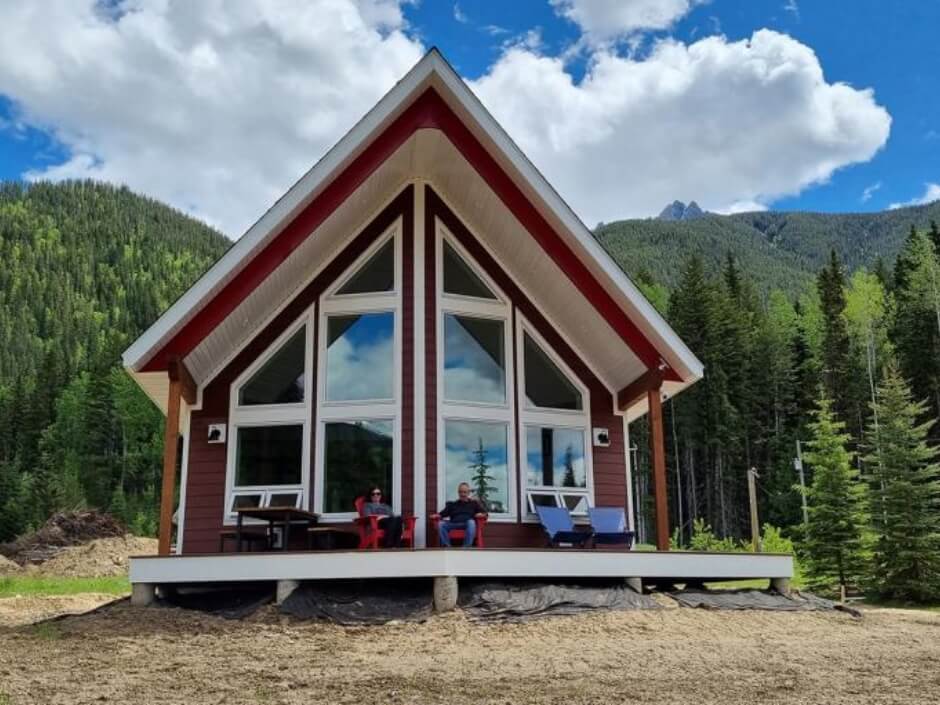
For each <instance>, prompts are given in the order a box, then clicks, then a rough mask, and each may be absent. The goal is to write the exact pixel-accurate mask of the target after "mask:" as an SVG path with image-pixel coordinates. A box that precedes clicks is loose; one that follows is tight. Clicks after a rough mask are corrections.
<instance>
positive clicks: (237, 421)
mask: <svg viewBox="0 0 940 705" xmlns="http://www.w3.org/2000/svg"><path fill="white" fill-rule="evenodd" d="M313 325H314V307H313V306H310V307H309V308H308V309H307V310H306V311H304V312H303V313H302V314H301V315H300V316H299V317H298V318H297V320H295V321H294V322H293V323H292V324H291V325H290V326H288V328H287V330H285V331H284V332H283V333H281V335H279V336H278V337H277V338H276V339H275V340H274V342H273V343H271V344H270V345H269V346H268V347H267V348H265V350H264V352H262V353H261V354H260V355H259V356H258V358H257V359H256V360H255V361H254V362H252V363H251V365H249V366H248V367H247V368H246V369H245V370H244V371H243V372H242V373H241V374H240V375H239V376H238V377H236V378H235V380H234V381H233V382H232V384H231V385H230V386H229V414H228V425H229V432H228V443H227V448H226V461H225V504H224V506H223V508H222V523H223V524H224V525H231V524H234V523H235V522H236V520H237V515H236V514H235V512H233V511H232V504H233V502H234V497H235V496H236V495H255V494H260V495H261V501H262V504H261V506H267V502H268V501H270V498H271V495H272V494H280V493H282V492H283V493H287V492H294V491H297V492H300V507H301V508H303V509H306V508H307V507H308V505H309V501H310V411H311V409H312V405H313V401H312V400H313V355H312V354H311V351H312V350H313ZM304 326H306V328H305V331H304V336H305V340H304V400H303V402H302V403H300V402H296V403H291V404H246V405H240V404H239V403H238V396H239V391H240V390H241V387H242V386H244V385H245V384H246V383H247V382H248V381H250V380H251V378H252V377H254V375H255V373H256V372H257V371H258V370H260V369H261V368H262V367H263V366H264V365H266V364H267V363H268V362H269V361H270V359H271V358H272V357H273V356H274V355H276V354H277V353H278V351H279V350H280V349H281V347H282V346H283V345H285V344H286V343H287V341H289V340H290V339H291V338H292V337H293V336H294V334H296V333H297V331H298V330H300V329H301V328H303V327H304ZM298 425H299V426H301V434H302V439H303V440H302V444H301V459H300V460H301V481H300V483H299V484H290V485H239V486H236V485H235V472H236V467H235V464H236V462H237V455H238V431H239V429H240V428H247V427H258V426H298ZM247 521H248V523H252V520H247Z"/></svg>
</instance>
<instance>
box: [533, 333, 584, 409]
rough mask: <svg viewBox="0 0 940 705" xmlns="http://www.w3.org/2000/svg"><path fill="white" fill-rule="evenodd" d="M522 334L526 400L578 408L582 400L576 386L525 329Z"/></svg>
mask: <svg viewBox="0 0 940 705" xmlns="http://www.w3.org/2000/svg"><path fill="white" fill-rule="evenodd" d="M524 337H525V341H524V343H523V355H524V360H523V364H524V366H525V396H526V401H527V402H528V403H529V404H531V405H532V406H536V407H539V408H542V409H563V410H566V411H581V410H582V409H583V408H584V406H583V405H584V401H583V399H582V397H581V392H579V391H578V388H577V387H575V386H574V385H573V384H572V383H571V381H570V380H569V379H568V377H567V376H566V375H565V373H564V372H562V371H561V370H560V369H558V366H557V365H556V364H555V363H554V362H552V359H551V358H550V357H549V356H548V355H546V354H545V351H544V350H542V348H540V347H539V345H538V343H536V342H535V341H534V340H533V339H532V338H531V337H530V336H529V334H528V333H526V334H525V335H524Z"/></svg>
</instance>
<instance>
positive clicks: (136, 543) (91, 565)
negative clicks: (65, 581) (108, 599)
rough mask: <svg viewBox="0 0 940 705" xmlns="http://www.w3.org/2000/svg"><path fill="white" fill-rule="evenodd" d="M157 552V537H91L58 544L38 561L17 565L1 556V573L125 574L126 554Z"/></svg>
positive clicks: (91, 575) (67, 575)
mask: <svg viewBox="0 0 940 705" xmlns="http://www.w3.org/2000/svg"><path fill="white" fill-rule="evenodd" d="M156 552H157V540H156V539H148V538H141V537H139V536H131V535H127V536H113V537H109V538H102V539H94V540H93V541H89V542H87V543H83V544H80V545H77V546H63V547H58V548H57V549H56V551H55V554H54V555H53V556H52V557H51V558H48V559H47V560H45V561H42V562H41V563H29V564H27V565H25V566H20V565H18V564H16V563H14V562H13V561H11V560H9V559H7V558H4V557H3V556H0V576H3V575H38V576H52V577H103V576H114V575H127V566H128V557H129V556H145V555H149V554H155V553H156Z"/></svg>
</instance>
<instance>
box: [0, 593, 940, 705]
mask: <svg viewBox="0 0 940 705" xmlns="http://www.w3.org/2000/svg"><path fill="white" fill-rule="evenodd" d="M24 609H25V608H24ZM8 623H9V622H8ZM937 663H940V614H936V613H930V612H918V611H907V610H866V611H865V614H864V617H863V618H862V619H853V618H851V617H849V616H847V615H844V614H839V613H796V614H794V613H768V612H712V611H704V610H694V609H685V608H683V609H666V610H657V611H642V612H607V613H596V614H588V615H581V616H576V617H556V618H549V619H542V620H539V621H534V622H530V623H526V624H511V625H510V624H488V625H479V624H472V623H470V622H469V621H467V619H466V618H465V617H464V616H463V615H462V614H461V613H460V612H455V613H451V614H448V615H443V616H439V617H434V618H432V619H431V620H429V621H428V622H426V623H424V624H420V625H414V624H409V625H387V626H384V627H360V628H343V627H338V626H333V625H328V624H320V623H303V622H294V621H291V620H288V619H286V618H283V617H279V616H277V615H276V614H275V613H274V611H273V608H268V609H266V610H263V611H262V612H261V613H259V614H257V615H255V616H254V617H252V618H251V619H249V620H247V621H242V622H229V621H224V620H222V619H219V618H215V617H210V616H206V615H203V614H199V613H195V612H187V611H183V610H179V609H169V608H150V609H142V610H141V609H136V610H135V609H134V608H132V607H130V606H129V605H128V604H127V603H126V602H122V603H117V604H116V605H114V606H109V607H107V608H105V609H104V610H103V611H102V612H99V613H97V614H91V615H82V616H72V617H66V618H64V619H61V620H58V621H55V622H47V623H44V624H42V625H38V626H32V625H30V626H17V627H9V626H7V627H0V703H4V704H5V705H6V703H11V704H12V705H26V704H27V703H37V704H38V703H41V704H42V705H57V704H61V703H102V702H110V703H126V704H128V705H132V704H136V703H140V704H141V705H144V704H146V705H153V704H155V703H180V704H182V703H186V704H187V705H208V704H210V703H212V704H216V703H218V704H222V703H226V704H227V703H239V704H240V703H275V704H281V703H283V704H291V705H293V704H296V705H301V704H303V705H311V704H314V703H356V705H362V704H363V703H368V704H371V703H442V704H446V705H454V704H455V703H460V704H463V703H493V704H496V703H498V704H499V705H505V704H507V703H512V704H516V703H565V704H566V705H567V704H571V705H578V704H581V703H623V702H638V703H639V702H642V703H681V705H689V703H695V704H696V705H707V704H711V703H722V704H723V705H728V704H730V703H741V704H745V703H746V704H747V705H754V704H755V703H825V704H827V705H836V704H840V703H852V704H853V705H857V704H859V703H905V705H908V704H911V703H937V702H940V670H938V669H937V667H936V664H937ZM4 698H5V699H4Z"/></svg>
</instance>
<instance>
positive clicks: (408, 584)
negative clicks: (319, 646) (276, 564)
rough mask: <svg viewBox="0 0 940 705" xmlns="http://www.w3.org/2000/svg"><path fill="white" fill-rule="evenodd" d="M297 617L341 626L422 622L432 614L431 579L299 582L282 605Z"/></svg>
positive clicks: (284, 610)
mask: <svg viewBox="0 0 940 705" xmlns="http://www.w3.org/2000/svg"><path fill="white" fill-rule="evenodd" d="M280 609H281V612H282V613H283V614H288V615H291V616H292V617H297V618H300V619H325V620H328V621H330V622H335V623H337V624H344V625H348V626H351V625H357V624H386V623H388V622H392V621H402V622H423V621H424V620H426V619H427V618H428V617H430V616H431V612H432V610H433V599H432V590H431V581H430V580H421V581H411V580H350V581H341V580H331V581H317V582H310V583H306V584H303V585H301V586H300V587H298V588H297V589H296V590H294V592H293V593H291V595H290V596H289V597H288V598H287V599H286V600H284V602H283V604H281V607H280Z"/></svg>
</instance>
